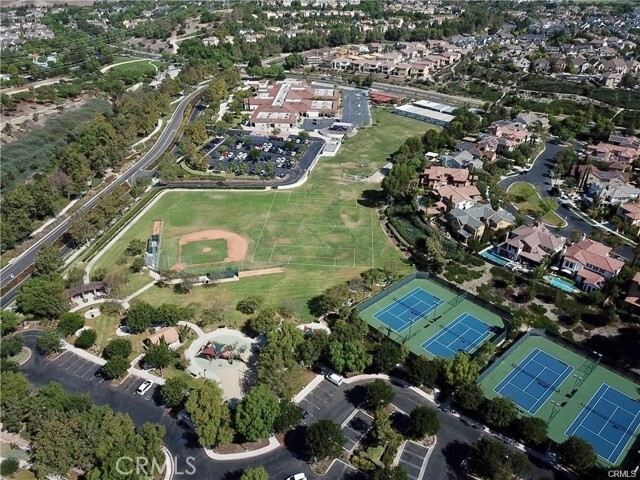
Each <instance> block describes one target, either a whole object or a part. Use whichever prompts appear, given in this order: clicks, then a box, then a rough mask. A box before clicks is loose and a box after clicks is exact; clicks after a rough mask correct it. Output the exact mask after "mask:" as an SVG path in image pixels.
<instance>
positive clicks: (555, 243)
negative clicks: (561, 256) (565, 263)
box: [496, 223, 566, 265]
mask: <svg viewBox="0 0 640 480" xmlns="http://www.w3.org/2000/svg"><path fill="white" fill-rule="evenodd" d="M565 242H566V240H565V239H564V238H562V237H559V236H558V235H554V234H553V233H551V232H550V231H549V229H548V228H547V227H545V226H544V225H542V224H541V223H537V224H535V225H522V226H520V227H518V228H516V229H514V230H512V231H511V232H509V233H508V234H507V235H506V238H505V240H504V241H503V242H502V243H500V244H498V245H497V246H496V253H497V254H498V255H500V256H501V257H505V258H508V259H510V260H514V261H518V260H522V261H525V262H527V263H531V264H535V265H539V264H540V263H542V261H543V260H544V259H545V258H546V257H547V256H548V255H552V254H554V253H558V252H560V251H561V250H562V248H563V247H564V244H565Z"/></svg>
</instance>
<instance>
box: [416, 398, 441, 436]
mask: <svg viewBox="0 0 640 480" xmlns="http://www.w3.org/2000/svg"><path fill="white" fill-rule="evenodd" d="M410 425H411V428H410V430H409V435H411V438H415V439H422V438H424V437H426V436H427V435H435V434H437V433H438V430H440V420H438V411H437V410H434V409H433V408H429V407H427V406H422V407H417V408H414V409H413V411H412V412H411V415H410Z"/></svg>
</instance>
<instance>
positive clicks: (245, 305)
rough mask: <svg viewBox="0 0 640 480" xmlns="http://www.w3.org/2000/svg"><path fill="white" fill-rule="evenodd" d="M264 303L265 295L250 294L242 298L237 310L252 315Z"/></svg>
mask: <svg viewBox="0 0 640 480" xmlns="http://www.w3.org/2000/svg"><path fill="white" fill-rule="evenodd" d="M263 303H264V297H263V296H262V295H249V296H248V297H247V298H245V299H243V300H240V301H239V302H238V304H237V305H236V310H237V311H239V312H240V313H244V314H245V315H251V314H253V313H256V311H257V310H258V309H259V308H260V307H261V306H262V304H263Z"/></svg>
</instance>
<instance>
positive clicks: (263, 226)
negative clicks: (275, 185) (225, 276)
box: [251, 195, 276, 262]
mask: <svg viewBox="0 0 640 480" xmlns="http://www.w3.org/2000/svg"><path fill="white" fill-rule="evenodd" d="M275 201H276V195H274V196H273V199H272V200H271V205H270V206H269V211H268V212H267V218H265V219H264V223H263V224H262V230H260V236H259V237H258V241H257V242H256V248H254V249H253V255H251V261H252V262H253V261H254V260H253V259H254V258H255V256H256V252H257V251H258V247H259V246H260V240H262V234H263V233H264V229H265V228H266V227H267V222H268V221H269V215H271V209H272V208H273V204H274V202H275Z"/></svg>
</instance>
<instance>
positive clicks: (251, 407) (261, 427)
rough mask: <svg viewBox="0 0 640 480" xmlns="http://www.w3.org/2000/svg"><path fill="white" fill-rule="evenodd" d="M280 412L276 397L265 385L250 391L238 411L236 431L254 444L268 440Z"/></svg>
mask: <svg viewBox="0 0 640 480" xmlns="http://www.w3.org/2000/svg"><path fill="white" fill-rule="evenodd" d="M279 410H280V406H279V402H278V399H277V398H276V396H275V395H274V394H273V393H271V392H270V391H269V389H268V388H267V387H266V386H264V385H258V386H257V387H254V388H252V389H251V391H249V393H248V394H247V396H246V397H245V398H244V400H243V401H242V403H240V405H238V408H237V409H236V417H235V423H236V429H237V431H238V433H240V435H242V436H243V437H244V438H246V439H247V440H248V441H250V442H253V441H256V440H259V439H261V438H266V437H267V436H268V435H269V433H270V432H271V431H272V430H273V424H274V422H275V420H276V418H277V417H278V413H279Z"/></svg>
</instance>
